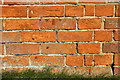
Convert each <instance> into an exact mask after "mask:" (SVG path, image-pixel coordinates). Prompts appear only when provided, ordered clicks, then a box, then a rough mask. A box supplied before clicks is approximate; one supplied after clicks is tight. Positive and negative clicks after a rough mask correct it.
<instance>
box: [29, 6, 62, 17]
mask: <svg viewBox="0 0 120 80" xmlns="http://www.w3.org/2000/svg"><path fill="white" fill-rule="evenodd" d="M29 9H30V12H29V16H30V17H55V16H56V17H62V16H64V6H30V7H29Z"/></svg>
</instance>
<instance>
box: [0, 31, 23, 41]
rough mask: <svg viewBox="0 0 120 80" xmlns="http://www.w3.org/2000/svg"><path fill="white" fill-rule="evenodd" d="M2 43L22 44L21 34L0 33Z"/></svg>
mask: <svg viewBox="0 0 120 80" xmlns="http://www.w3.org/2000/svg"><path fill="white" fill-rule="evenodd" d="M0 34H2V41H0V42H21V36H20V32H0Z"/></svg>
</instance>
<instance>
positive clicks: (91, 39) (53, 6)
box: [0, 0, 120, 75]
mask: <svg viewBox="0 0 120 80" xmlns="http://www.w3.org/2000/svg"><path fill="white" fill-rule="evenodd" d="M49 1H50V0H49ZM61 1H63V2H56V3H54V2H31V1H29V2H28V1H23V2H22V1H17V2H16V1H14V0H12V1H9V0H4V2H3V1H2V3H1V6H0V9H1V11H2V14H0V22H1V25H0V26H1V27H0V34H1V35H2V36H1V38H2V39H1V40H0V47H1V50H0V53H1V54H0V56H1V57H0V58H2V69H3V70H13V69H14V70H16V69H19V70H23V69H27V68H37V69H40V68H42V67H44V66H52V67H53V68H54V69H55V71H59V70H61V69H63V68H67V69H69V70H70V71H71V72H75V71H79V73H80V74H84V75H99V74H101V73H102V74H103V73H105V74H106V73H107V74H108V75H118V74H120V49H119V48H120V44H119V41H120V8H119V6H120V5H119V4H118V2H113V3H111V2H109V3H106V2H80V1H79V0H78V1H77V2H76V1H75V0H70V1H69V0H61Z"/></svg>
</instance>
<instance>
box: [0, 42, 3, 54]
mask: <svg viewBox="0 0 120 80" xmlns="http://www.w3.org/2000/svg"><path fill="white" fill-rule="evenodd" d="M0 55H4V45H3V44H0Z"/></svg>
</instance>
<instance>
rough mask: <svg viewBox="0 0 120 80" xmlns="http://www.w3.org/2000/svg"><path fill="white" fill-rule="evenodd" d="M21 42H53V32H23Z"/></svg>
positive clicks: (54, 38) (54, 39) (54, 34)
mask: <svg viewBox="0 0 120 80" xmlns="http://www.w3.org/2000/svg"><path fill="white" fill-rule="evenodd" d="M21 39H22V42H55V41H56V32H55V31H23V32H21Z"/></svg>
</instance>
